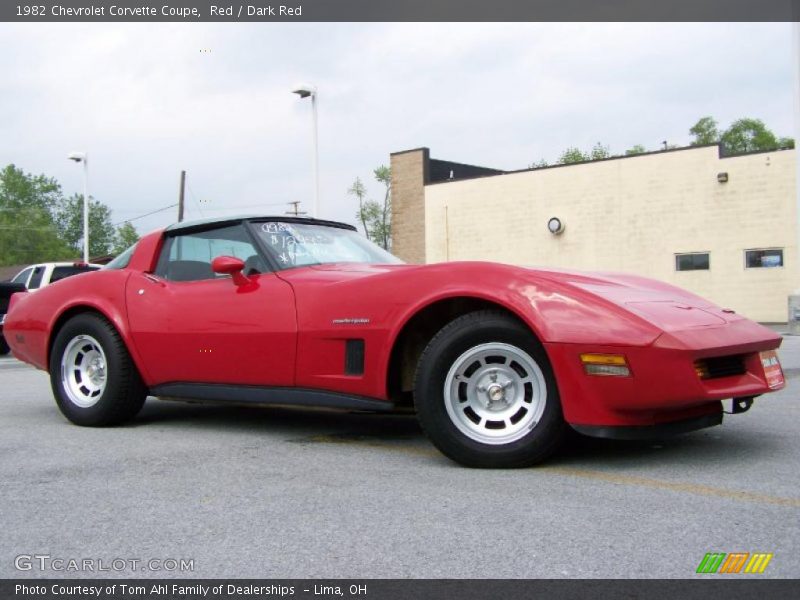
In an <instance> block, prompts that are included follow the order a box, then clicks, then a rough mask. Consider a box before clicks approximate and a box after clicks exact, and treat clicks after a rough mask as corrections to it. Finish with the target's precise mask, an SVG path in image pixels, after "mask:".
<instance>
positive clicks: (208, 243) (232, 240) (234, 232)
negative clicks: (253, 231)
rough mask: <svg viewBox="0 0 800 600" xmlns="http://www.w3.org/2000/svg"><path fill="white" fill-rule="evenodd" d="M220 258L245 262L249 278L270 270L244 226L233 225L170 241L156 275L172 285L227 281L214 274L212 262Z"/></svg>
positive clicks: (186, 235) (159, 260) (174, 238)
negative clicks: (204, 281)
mask: <svg viewBox="0 0 800 600" xmlns="http://www.w3.org/2000/svg"><path fill="white" fill-rule="evenodd" d="M218 256H235V257H236V258H240V259H242V260H243V261H244V263H245V269H244V271H245V274H247V275H252V274H253V273H263V272H265V271H266V270H267V269H266V267H265V265H264V261H263V260H262V258H261V256H260V255H259V253H258V251H257V250H256V248H255V246H254V245H253V242H252V241H251V240H250V236H249V235H248V233H247V231H246V230H245V228H244V226H242V225H232V226H229V227H221V228H218V229H209V230H206V231H195V232H191V233H186V234H183V235H180V234H179V235H175V236H172V237H170V238H168V239H167V240H166V243H165V244H164V246H163V247H162V249H161V256H160V257H159V259H158V267H157V268H156V274H157V275H159V276H160V277H163V278H164V279H169V280H170V281H201V280H203V279H216V278H222V277H227V275H217V274H215V273H214V272H213V271H212V270H211V261H213V260H214V259H215V258H216V257H218Z"/></svg>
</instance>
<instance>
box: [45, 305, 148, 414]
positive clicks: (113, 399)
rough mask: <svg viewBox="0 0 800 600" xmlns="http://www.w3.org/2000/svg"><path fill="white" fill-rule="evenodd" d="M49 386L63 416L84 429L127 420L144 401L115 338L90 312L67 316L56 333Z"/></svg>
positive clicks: (138, 382)
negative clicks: (83, 426)
mask: <svg viewBox="0 0 800 600" xmlns="http://www.w3.org/2000/svg"><path fill="white" fill-rule="evenodd" d="M50 384H51V386H52V388H53V395H54V396H55V400H56V404H58V407H59V408H60V409H61V412H62V413H63V414H64V416H65V417H67V418H68V419H69V420H70V421H72V422H73V423H76V424H77V425H86V426H90V427H101V426H108V425H118V424H120V423H124V422H125V421H128V420H130V419H132V418H133V417H134V416H136V414H137V413H138V412H139V411H140V410H141V408H142V405H143V404H144V401H145V398H146V396H147V390H146V388H145V386H144V384H143V383H142V380H141V378H140V377H139V373H138V371H137V370H136V366H135V365H134V364H133V361H132V360H131V357H130V354H129V353H128V350H127V348H126V347H125V344H124V343H123V341H122V339H121V338H120V335H119V333H118V332H117V331H116V329H114V327H113V326H112V325H111V324H110V323H109V322H108V321H106V320H105V319H104V318H102V317H101V316H99V315H95V314H91V313H84V314H81V315H78V316H76V317H73V318H72V319H70V320H69V321H67V323H65V324H64V326H63V327H62V328H61V330H60V331H59V332H58V334H57V336H56V339H55V341H54V343H53V349H52V351H51V353H50Z"/></svg>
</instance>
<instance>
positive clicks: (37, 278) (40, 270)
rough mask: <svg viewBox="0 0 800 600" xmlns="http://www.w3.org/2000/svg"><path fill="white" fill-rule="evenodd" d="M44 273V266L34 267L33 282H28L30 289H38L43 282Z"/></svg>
mask: <svg viewBox="0 0 800 600" xmlns="http://www.w3.org/2000/svg"><path fill="white" fill-rule="evenodd" d="M42 275H44V267H34V268H33V276H32V277H31V282H30V283H29V284H28V289H29V290H38V289H39V286H40V285H41V284H42Z"/></svg>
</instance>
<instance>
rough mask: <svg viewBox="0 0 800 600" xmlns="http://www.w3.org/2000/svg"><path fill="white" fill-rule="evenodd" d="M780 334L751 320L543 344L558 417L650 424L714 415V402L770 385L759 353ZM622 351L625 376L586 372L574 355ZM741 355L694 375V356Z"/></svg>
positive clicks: (586, 423) (717, 409)
mask: <svg viewBox="0 0 800 600" xmlns="http://www.w3.org/2000/svg"><path fill="white" fill-rule="evenodd" d="M781 340H782V338H781V337H780V336H779V335H777V334H775V333H774V332H772V331H770V330H769V329H766V328H765V327H762V326H760V325H758V324H756V323H753V322H752V321H748V320H744V319H743V320H740V321H735V322H733V323H728V324H726V325H723V326H718V327H703V328H695V329H690V330H686V331H673V332H669V333H663V334H662V335H661V336H659V337H658V338H657V339H656V340H655V342H653V343H652V344H651V345H649V346H643V347H637V346H596V345H595V346H588V345H585V344H562V343H558V344H546V345H545V346H546V348H547V352H548V355H549V356H550V360H551V363H552V365H553V369H554V371H555V374H556V379H557V382H558V386H559V393H560V396H561V404H562V407H563V411H564V417H565V419H566V420H567V422H568V423H570V424H571V425H572V426H573V427H575V426H578V427H581V426H583V427H600V428H603V427H620V426H621V427H656V426H661V425H667V424H672V423H678V422H681V421H690V420H693V419H702V418H710V416H712V415H721V411H722V408H721V403H720V401H721V400H724V399H727V398H738V397H751V396H758V395H761V394H765V393H768V392H770V391H775V390H776V389H780V388H781V387H783V385H780V386H777V387H770V386H769V384H768V383H767V378H766V375H765V373H764V368H763V366H762V364H761V360H760V357H759V352H763V351H766V350H774V349H776V348H778V346H780V343H781ZM592 352H595V353H608V354H623V355H625V357H626V360H627V362H628V365H629V368H630V371H631V376H630V377H599V376H593V375H587V374H586V373H585V372H584V369H583V365H582V363H581V361H580V355H581V354H582V353H592ZM731 355H741V356H742V357H743V359H744V366H745V371H744V373H741V374H737V375H732V376H725V377H719V378H715V379H700V377H699V376H698V374H697V372H696V371H695V367H694V363H695V361H696V360H699V359H704V358H711V357H720V356H731Z"/></svg>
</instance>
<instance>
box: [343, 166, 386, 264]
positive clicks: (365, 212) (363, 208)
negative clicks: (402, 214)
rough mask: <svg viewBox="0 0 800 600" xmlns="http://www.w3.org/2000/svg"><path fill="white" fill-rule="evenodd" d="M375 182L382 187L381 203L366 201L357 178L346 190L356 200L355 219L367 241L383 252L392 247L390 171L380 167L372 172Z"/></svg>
mask: <svg viewBox="0 0 800 600" xmlns="http://www.w3.org/2000/svg"><path fill="white" fill-rule="evenodd" d="M372 174H373V176H374V177H375V180H376V181H377V182H379V183H381V184H382V185H383V201H382V202H378V201H377V200H369V199H367V189H366V187H365V186H364V184H363V183H362V181H361V179H360V178H359V177H356V179H355V181H354V182H353V185H351V186H350V188H349V189H348V190H347V193H348V194H349V195H351V196H355V197H356V198H358V212H357V213H356V218H357V219H358V220H359V221H361V225H362V226H363V227H364V234H365V235H366V236H367V239H370V240H372V241H373V242H375V243H376V244H378V245H380V246H381V247H382V248H384V249H385V250H390V249H391V247H392V170H391V169H390V168H389V167H387V166H386V165H381V166H379V167H377V168H375V169H374V170H373V171H372Z"/></svg>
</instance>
